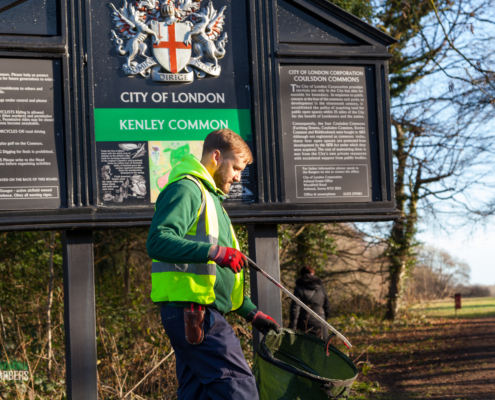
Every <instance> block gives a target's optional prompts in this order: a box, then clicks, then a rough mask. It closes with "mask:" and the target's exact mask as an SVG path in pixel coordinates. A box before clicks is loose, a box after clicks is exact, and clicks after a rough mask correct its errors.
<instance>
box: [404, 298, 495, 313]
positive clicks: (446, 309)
mask: <svg viewBox="0 0 495 400" xmlns="http://www.w3.org/2000/svg"><path fill="white" fill-rule="evenodd" d="M413 310H414V311H418V312H422V313H424V314H425V315H426V316H427V317H432V318H455V309H454V299H453V298H452V299H444V300H434V301H430V302H428V303H425V304H418V305H415V306H414V307H413ZM483 317H495V297H476V298H463V299H462V308H461V309H460V310H457V318H483Z"/></svg>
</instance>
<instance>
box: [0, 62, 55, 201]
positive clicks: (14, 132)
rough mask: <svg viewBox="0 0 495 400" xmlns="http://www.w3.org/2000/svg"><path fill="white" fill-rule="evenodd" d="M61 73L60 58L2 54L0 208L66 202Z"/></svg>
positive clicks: (0, 79) (0, 66)
mask: <svg viewBox="0 0 495 400" xmlns="http://www.w3.org/2000/svg"><path fill="white" fill-rule="evenodd" d="M60 76H61V71H60V62H59V61H51V60H28V59H13V58H9V59H5V58H4V59H0V104H1V106H0V115H1V119H0V152H1V156H0V210H27V209H43V208H54V209H56V208H59V207H60V206H61V197H63V196H61V192H60V191H61V180H62V179H61V178H62V177H63V173H62V172H61V170H62V169H63V156H62V155H63V131H62V127H63V121H62V105H61V86H60V85H61V82H60ZM57 156H58V158H57Z"/></svg>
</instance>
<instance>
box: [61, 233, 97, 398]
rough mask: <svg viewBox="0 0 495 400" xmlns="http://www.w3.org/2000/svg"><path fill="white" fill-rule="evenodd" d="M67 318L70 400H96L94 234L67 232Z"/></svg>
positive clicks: (65, 314) (68, 389)
mask: <svg viewBox="0 0 495 400" xmlns="http://www.w3.org/2000/svg"><path fill="white" fill-rule="evenodd" d="M62 240H63V252H64V317H65V354H66V374H67V375H66V384H67V399H68V400H97V399H98V381H97V369H96V317H95V315H96V313H95V284H94V262H93V234H92V232H91V231H90V230H73V231H64V233H63V236H62Z"/></svg>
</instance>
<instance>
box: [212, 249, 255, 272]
mask: <svg viewBox="0 0 495 400" xmlns="http://www.w3.org/2000/svg"><path fill="white" fill-rule="evenodd" d="M208 258H209V259H210V260H211V261H215V262H216V263H217V264H218V265H220V266H221V267H226V268H230V269H231V270H232V271H234V273H235V274H237V273H238V272H241V270H242V268H243V267H247V265H248V262H247V259H246V256H245V255H244V254H242V253H241V252H240V251H239V250H236V249H233V248H231V247H221V246H212V247H211V249H210V252H209V254H208Z"/></svg>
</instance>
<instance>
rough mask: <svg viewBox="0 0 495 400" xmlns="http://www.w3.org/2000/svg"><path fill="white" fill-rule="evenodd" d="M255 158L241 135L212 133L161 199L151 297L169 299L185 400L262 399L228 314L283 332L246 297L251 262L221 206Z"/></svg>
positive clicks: (166, 319) (153, 236)
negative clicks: (245, 270)
mask: <svg viewBox="0 0 495 400" xmlns="http://www.w3.org/2000/svg"><path fill="white" fill-rule="evenodd" d="M252 161H253V157H252V154H251V151H250V149H249V147H248V146H247V144H246V143H245V142H244V140H242V138H241V137H240V136H239V135H237V134H236V133H234V132H232V131H231V130H229V129H221V130H217V131H214V132H211V133H210V134H209V135H208V136H207V137H206V139H205V142H204V147H203V155H202V157H201V161H198V160H197V159H196V158H195V157H194V156H192V155H188V156H185V157H184V158H183V160H182V162H181V163H179V164H178V165H177V166H175V167H174V168H173V169H172V171H171V172H170V177H169V183H168V185H167V186H166V187H165V189H164V190H163V191H162V193H160V196H159V197H158V199H157V202H156V210H155V215H154V217H153V221H152V222H151V227H150V231H149V235H148V242H147V249H148V254H149V255H150V257H151V258H153V267H152V273H151V280H152V290H151V298H152V300H153V301H154V302H157V303H158V302H161V303H162V307H161V317H162V323H163V326H164V328H165V331H166V332H167V335H168V336H169V338H170V341H171V343H172V346H173V348H174V350H175V356H176V364H177V367H176V370H177V378H178V380H179V389H178V391H177V394H178V398H179V400H207V399H213V400H217V399H225V400H227V399H229V400H244V399H250V400H251V399H258V392H257V388H256V382H255V380H254V377H253V375H252V373H251V370H250V368H249V366H248V365H247V363H246V360H245V359H244V356H243V354H242V350H241V346H240V343H239V340H238V339H237V338H236V336H235V334H234V331H233V329H232V327H231V326H230V325H229V324H228V323H227V321H226V320H225V318H224V314H226V313H228V312H232V311H233V312H235V313H237V314H238V315H240V316H242V317H244V318H246V319H247V320H248V321H250V322H251V324H252V325H253V326H254V327H255V328H257V329H258V330H260V331H261V332H263V333H266V332H268V331H269V330H270V329H275V330H276V331H278V330H279V329H280V327H279V325H278V324H277V323H276V322H275V321H274V320H273V319H272V318H271V317H269V316H267V315H265V314H263V313H262V312H261V311H258V310H257V309H256V306H255V305H254V304H253V303H252V302H251V300H250V299H249V298H248V297H246V296H244V271H243V268H244V267H247V260H246V257H245V256H244V255H243V254H242V253H241V252H240V251H239V245H238V243H237V239H236V237H235V234H234V229H233V227H232V224H231V222H230V219H229V217H228V215H227V213H226V212H225V210H224V209H223V207H222V201H223V200H224V199H225V197H226V193H228V192H229V190H230V186H231V184H232V183H234V182H238V181H239V180H240V174H241V171H242V170H243V169H244V168H245V167H246V165H247V164H250V163H251V162H252ZM205 306H206V307H205Z"/></svg>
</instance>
